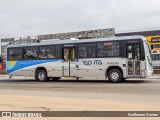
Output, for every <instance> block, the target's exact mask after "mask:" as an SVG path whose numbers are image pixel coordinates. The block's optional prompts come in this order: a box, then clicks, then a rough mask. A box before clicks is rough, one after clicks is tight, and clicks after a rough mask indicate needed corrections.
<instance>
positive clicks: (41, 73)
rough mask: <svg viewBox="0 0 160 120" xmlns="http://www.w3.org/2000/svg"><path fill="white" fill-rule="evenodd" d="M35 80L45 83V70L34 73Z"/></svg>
mask: <svg viewBox="0 0 160 120" xmlns="http://www.w3.org/2000/svg"><path fill="white" fill-rule="evenodd" d="M36 80H37V81H39V82H45V81H47V80H48V79H47V72H46V71H45V70H38V72H37V73H36Z"/></svg>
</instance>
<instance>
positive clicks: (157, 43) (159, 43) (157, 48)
mask: <svg viewBox="0 0 160 120" xmlns="http://www.w3.org/2000/svg"><path fill="white" fill-rule="evenodd" d="M146 40H147V42H148V44H149V45H150V47H151V51H152V53H159V52H160V36H146Z"/></svg>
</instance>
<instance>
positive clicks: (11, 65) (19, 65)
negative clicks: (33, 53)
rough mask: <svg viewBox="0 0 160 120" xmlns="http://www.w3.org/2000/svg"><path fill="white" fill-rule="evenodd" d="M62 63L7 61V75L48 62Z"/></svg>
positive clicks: (56, 60) (55, 60)
mask: <svg viewBox="0 0 160 120" xmlns="http://www.w3.org/2000/svg"><path fill="white" fill-rule="evenodd" d="M58 61H62V60H60V59H54V60H53V59H52V60H19V61H7V74H10V73H12V72H15V71H17V70H20V69H23V68H26V67H31V66H33V65H38V64H43V63H48V62H58Z"/></svg>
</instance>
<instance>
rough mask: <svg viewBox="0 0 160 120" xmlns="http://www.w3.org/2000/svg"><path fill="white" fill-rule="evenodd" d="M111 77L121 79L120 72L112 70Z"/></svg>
mask: <svg viewBox="0 0 160 120" xmlns="http://www.w3.org/2000/svg"><path fill="white" fill-rule="evenodd" d="M111 79H112V80H114V81H116V80H118V79H119V74H118V73H117V72H112V73H111Z"/></svg>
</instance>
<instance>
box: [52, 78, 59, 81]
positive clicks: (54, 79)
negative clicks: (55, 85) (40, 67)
mask: <svg viewBox="0 0 160 120" xmlns="http://www.w3.org/2000/svg"><path fill="white" fill-rule="evenodd" d="M59 79H61V77H52V80H53V81H58V80H59Z"/></svg>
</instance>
